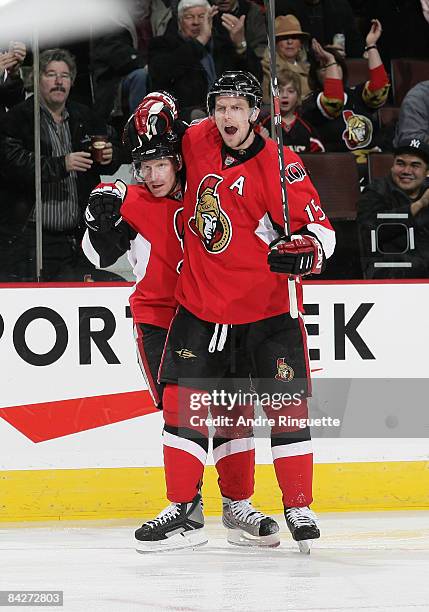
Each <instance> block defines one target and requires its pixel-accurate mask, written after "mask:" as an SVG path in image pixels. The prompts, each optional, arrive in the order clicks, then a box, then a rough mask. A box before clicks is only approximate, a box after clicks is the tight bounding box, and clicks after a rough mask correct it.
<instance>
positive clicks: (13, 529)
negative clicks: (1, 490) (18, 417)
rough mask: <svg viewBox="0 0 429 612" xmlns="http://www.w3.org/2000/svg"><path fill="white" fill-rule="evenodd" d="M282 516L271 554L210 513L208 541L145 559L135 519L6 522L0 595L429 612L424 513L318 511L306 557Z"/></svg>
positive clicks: (74, 604) (93, 610) (157, 604)
mask: <svg viewBox="0 0 429 612" xmlns="http://www.w3.org/2000/svg"><path fill="white" fill-rule="evenodd" d="M279 520H280V523H281V526H282V543H281V546H280V547H279V548H277V549H272V550H259V549H242V548H239V547H234V546H231V545H229V544H227V542H226V539H225V530H224V528H223V527H222V526H221V523H220V519H219V518H214V517H213V518H209V519H208V520H207V526H206V528H207V531H208V534H209V544H208V545H206V546H204V547H201V548H199V549H196V550H195V551H192V550H189V551H176V552H170V553H166V552H164V553H157V554H156V553H155V554H146V555H142V554H138V553H136V552H135V550H134V548H133V530H134V528H135V527H136V526H137V525H138V521H137V522H130V521H127V522H124V521H123V520H122V521H103V522H96V521H93V522H85V523H83V522H80V523H65V522H64V523H55V524H53V523H49V524H46V523H44V524H40V523H32V524H29V523H26V524H25V525H22V526H20V527H17V525H16V524H7V525H5V524H3V525H0V589H2V590H6V589H8V590H19V589H24V590H31V589H35V590H39V589H50V590H63V591H64V607H63V608H58V607H49V608H43V609H46V610H65V611H67V612H68V611H73V612H74V611H78V612H80V611H83V612H98V611H100V612H122V611H123V612H128V611H129V612H134V611H139V610H151V611H158V610H161V611H164V610H165V611H170V612H179V611H180V612H185V611H186V612H188V611H189V612H194V611H195V612H197V611H198V612H199V611H225V612H227V611H231V612H232V611H246V612H254V611H258V612H259V611H282V612H283V611H289V610H291V611H301V610H305V611H313V612H314V611H316V610H323V611H328V610H329V611H330V612H333V611H340V610H341V611H342V610H347V611H358V610H362V611H364V612H373V611H374V612H375V611H377V612H380V611H387V610H388V611H395V612H396V611H399V612H401V611H402V610H404V611H416V610H429V512H403V513H400V512H390V513H370V514H358V513H341V514H324V515H321V517H320V522H321V530H322V538H321V539H320V540H319V541H317V542H316V543H315V544H314V546H313V550H312V553H311V555H310V556H304V555H301V554H300V553H299V552H298V551H297V548H296V545H295V544H294V543H293V541H292V540H291V538H290V536H289V534H288V533H287V532H286V528H285V527H284V520H283V519H282V518H281V517H279ZM23 609H24V610H36V611H37V610H40V609H41V608H36V607H25V608H23Z"/></svg>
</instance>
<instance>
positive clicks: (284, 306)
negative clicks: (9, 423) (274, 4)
mask: <svg viewBox="0 0 429 612" xmlns="http://www.w3.org/2000/svg"><path fill="white" fill-rule="evenodd" d="M261 98H262V91H261V88H260V85H259V83H258V82H257V81H256V79H255V78H254V77H253V76H252V75H251V74H249V73H245V72H227V73H224V75H222V77H220V78H219V79H218V80H217V81H216V82H215V83H214V85H213V86H212V88H211V90H210V92H209V94H208V111H209V114H210V116H209V118H208V119H205V120H203V121H201V122H200V123H199V124H197V125H193V126H191V127H189V129H188V130H187V131H186V132H185V135H184V137H183V141H182V154H183V158H184V161H185V165H186V169H187V187H186V191H185V198H184V211H183V212H184V227H185V240H184V243H185V249H184V262H183V267H182V271H181V274H180V277H179V281H178V284H177V289H176V298H177V301H178V302H179V308H178V311H177V313H176V315H175V317H174V319H173V321H172V324H171V327H170V330H169V335H168V339H167V344H166V349H165V353H164V358H163V364H162V368H161V380H162V381H163V382H164V383H165V384H166V388H165V391H164V418H165V423H166V425H165V431H166V433H167V434H168V435H167V436H166V437H165V438H164V461H165V472H166V482H167V496H168V498H169V499H170V500H171V502H172V505H171V506H170V507H169V509H168V510H167V511H166V512H164V513H161V515H160V516H159V517H158V518H157V519H155V520H154V521H149V522H148V523H145V524H144V525H143V526H142V528H141V529H140V530H139V531H138V532H137V533H136V537H137V539H139V540H140V541H141V543H142V545H145V544H146V545H148V546H153V544H154V542H158V543H160V544H161V543H162V540H164V539H165V537H166V536H165V534H166V532H168V531H171V526H172V525H174V526H175V528H176V529H179V524H180V534H179V535H180V538H182V541H183V535H184V534H186V533H188V534H192V533H194V535H195V541H197V540H198V535H197V533H198V531H199V530H200V529H202V528H203V523H202V522H200V524H196V523H195V522H194V521H192V520H191V515H192V512H193V511H194V508H195V505H196V504H198V503H199V487H200V484H201V480H202V476H203V470H204V464H205V459H206V454H207V450H206V449H207V427H206V426H205V425H204V422H203V420H202V421H201V420H200V422H196V420H195V419H194V418H193V417H192V410H193V409H194V406H193V403H195V398H196V397H198V391H200V392H201V391H202V390H206V391H207V392H209V393H211V394H212V396H211V397H213V392H214V391H218V390H219V389H221V388H223V387H225V386H226V383H227V381H229V380H230V379H231V378H233V379H235V378H240V379H246V378H247V379H248V376H249V375H251V376H252V379H253V380H254V383H255V386H256V389H257V391H258V393H262V392H266V393H269V394H271V396H273V397H274V394H275V393H276V394H277V393H280V394H282V393H283V394H284V393H286V392H288V393H289V395H291V396H295V395H297V396H299V398H300V401H299V402H297V403H296V404H293V405H290V403H287V402H286V403H285V404H284V405H282V407H281V410H280V411H278V413H280V414H282V415H283V416H288V417H298V418H303V417H304V418H305V417H306V416H307V402H306V398H307V396H308V395H309V393H310V389H309V363H308V355H307V348H306V335H305V328H304V323H303V319H302V312H303V306H302V288H301V283H300V279H301V277H302V276H304V275H307V274H319V273H320V272H321V271H322V269H323V266H324V263H325V260H326V259H327V258H328V257H329V256H330V255H331V254H332V252H333V250H334V246H335V235H334V231H333V230H332V227H331V225H330V223H329V221H328V219H327V217H326V214H325V213H324V212H323V209H322V207H321V204H320V201H319V196H318V194H317V191H316V190H315V188H314V186H313V185H312V183H311V181H310V179H309V177H308V176H307V173H306V171H305V169H304V167H303V165H302V162H301V160H300V158H299V157H298V156H297V155H295V154H294V153H292V152H291V151H290V150H288V149H285V153H284V154H285V162H286V178H287V183H288V185H287V188H288V197H289V208H290V223H291V234H292V236H284V231H283V208H282V199H281V190H280V182H279V171H278V153H277V149H276V145H275V143H274V142H273V141H271V140H268V141H264V139H263V138H262V137H260V136H259V135H257V134H255V132H254V129H253V128H254V124H255V121H256V119H257V117H258V114H259V110H260V103H261ZM152 107H153V104H152V102H151V99H150V95H149V96H147V98H146V99H145V101H144V102H143V103H142V105H141V106H140V108H139V109H138V111H137V113H136V115H137V117H136V118H137V129H138V131H140V133H142V134H145V135H146V136H147V135H150V134H151V133H153V134H155V133H157V131H158V130H159V129H160V128H159V125H157V121H156V118H154V117H153V116H152V117H151V120H150V121H149V120H148V116H149V115H150V112H151V109H152ZM169 112H170V115H171V118H172V117H173V113H174V109H168V108H163V121H165V117H166V116H168V114H169ZM139 113H140V117H139ZM291 275H292V276H294V277H295V278H296V280H297V294H298V308H299V311H300V315H299V316H298V318H292V317H291V316H290V314H289V298H288V278H289V276H291ZM212 404H213V402H212ZM212 408H213V406H212ZM223 408H225V409H226V410H227V411H228V410H229V407H228V406H226V407H225V406H223ZM273 411H275V408H274V406H271V407H268V408H265V412H266V414H267V416H268V415H270V416H273V415H274V412H273ZM277 416H278V415H277ZM283 422H284V421H281V420H280V419H278V418H277V419H276V421H275V425H274V426H273V427H272V429H271V446H272V455H273V461H274V467H275V471H276V476H277V480H278V483H279V486H280V489H281V491H282V495H283V503H284V507H285V517H286V523H287V525H288V527H289V529H290V531H291V533H292V536H293V538H294V539H295V540H297V541H298V542H301V543H302V542H307V541H309V540H311V539H314V538H317V537H319V530H318V527H317V523H316V518H315V516H314V514H313V513H312V511H311V510H310V509H309V505H310V504H311V502H312V465H313V456H312V450H311V436H310V431H309V428H308V427H304V428H297V427H289V426H287V425H283V424H282V423H283ZM213 453H214V456H215V458H216V459H217V467H218V472H219V476H220V483H222V480H223V474H222V458H223V457H225V458H226V457H229V461H230V466H231V459H230V458H231V456H235V465H236V468H237V472H239V471H240V465H243V466H244V465H247V464H248V462H249V460H250V461H253V458H254V454H253V453H254V451H253V436H252V432H251V431H250V432H249V430H244V431H241V432H237V429H234V428H233V429H231V430H228V428H225V430H224V432H223V435H222V437H220V436H215V438H214V440H213ZM221 488H222V487H221ZM252 494H253V480H249V481H248V482H247V483H246V482H243V483H242V487H241V494H240V496H239V497H237V496H235V497H233V496H228V494H227V493H226V494H225V493H224V498H223V522H224V524H225V525H226V526H227V527H229V528H230V529H231V531H233V530H234V529H237V527H238V526H239V525H240V524H246V525H247V524H248V523H251V521H252V520H253V519H254V520H255V522H257V517H252V513H251V512H248V510H247V509H248V507H249V504H250V500H249V498H250V497H251V495H252ZM233 535H234V534H232V535H231V540H230V541H234V538H233ZM173 537H177V536H173ZM180 538H179V539H180ZM234 543H237V544H242V543H245V542H243V541H234ZM301 548H302V549H303V550H306V549H308V545H306V546H304V545H303V544H301Z"/></svg>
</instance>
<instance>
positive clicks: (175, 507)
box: [146, 503, 180, 527]
mask: <svg viewBox="0 0 429 612" xmlns="http://www.w3.org/2000/svg"><path fill="white" fill-rule="evenodd" d="M179 514H180V504H177V503H172V504H170V505H169V506H167V507H166V508H164V510H162V511H161V512H160V513H159V514H158V516H157V517H155V518H154V519H152V520H151V521H147V523H146V525H149V526H150V527H159V526H160V525H165V523H167V522H168V521H169V520H171V519H173V518H176V517H177V516H178V515H179Z"/></svg>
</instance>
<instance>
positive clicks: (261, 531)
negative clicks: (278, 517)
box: [222, 497, 280, 548]
mask: <svg viewBox="0 0 429 612" xmlns="http://www.w3.org/2000/svg"><path fill="white" fill-rule="evenodd" d="M222 505H223V516H222V523H223V524H224V526H225V527H226V528H227V529H228V536H227V539H228V542H229V543H230V544H236V545H238V546H268V547H271V548H274V547H275V546H278V545H279V544H280V535H279V526H278V524H277V523H276V521H275V520H274V519H272V518H271V517H270V516H267V515H266V514H263V513H262V512H259V511H258V510H255V508H254V507H253V506H252V504H251V502H250V500H249V499H242V500H239V501H233V500H231V499H228V498H227V497H223V498H222Z"/></svg>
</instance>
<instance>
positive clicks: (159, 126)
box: [134, 91, 177, 140]
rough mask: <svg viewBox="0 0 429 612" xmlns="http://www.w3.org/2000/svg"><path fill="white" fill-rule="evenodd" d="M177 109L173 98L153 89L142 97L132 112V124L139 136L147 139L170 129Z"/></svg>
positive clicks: (175, 117)
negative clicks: (141, 100)
mask: <svg viewBox="0 0 429 612" xmlns="http://www.w3.org/2000/svg"><path fill="white" fill-rule="evenodd" d="M175 119H177V109H176V104H175V101H174V99H173V98H172V97H171V96H169V95H168V94H166V93H164V92H162V91H161V92H160V91H154V92H153V93H151V94H148V95H147V96H145V97H144V98H143V102H141V103H140V104H139V106H138V107H137V109H136V111H135V113H134V125H135V126H136V130H137V133H138V134H139V135H140V136H146V137H147V138H148V139H149V140H150V139H151V138H152V136H162V135H163V134H165V132H169V131H172V129H173V123H174V120H175Z"/></svg>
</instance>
